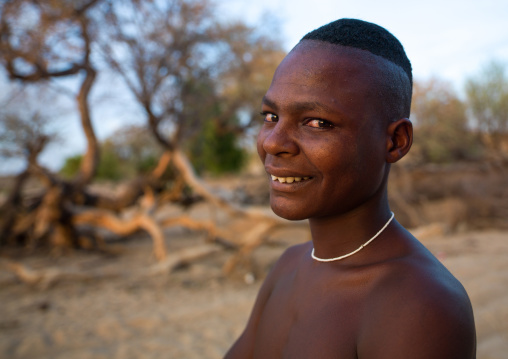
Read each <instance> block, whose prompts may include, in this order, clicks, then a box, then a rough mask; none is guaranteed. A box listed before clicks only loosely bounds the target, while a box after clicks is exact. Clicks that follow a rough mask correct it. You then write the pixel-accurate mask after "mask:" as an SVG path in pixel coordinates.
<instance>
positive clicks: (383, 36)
mask: <svg viewBox="0 0 508 359" xmlns="http://www.w3.org/2000/svg"><path fill="white" fill-rule="evenodd" d="M303 40H317V41H324V42H328V43H331V44H335V45H342V46H348V47H353V48H357V49H361V50H366V51H369V52H370V53H372V54H374V55H377V56H381V57H383V58H384V59H386V60H388V61H390V62H391V63H393V64H395V65H397V66H398V67H400V69H401V70H403V71H404V73H405V74H406V75H407V78H408V80H409V84H407V85H406V86H404V84H402V83H401V81H398V80H396V79H392V80H391V82H392V87H393V85H396V87H398V90H397V92H399V95H400V96H397V97H398V101H401V102H405V103H404V104H401V105H402V107H403V108H404V109H403V110H402V112H403V113H404V116H407V117H409V111H410V108H411V95H412V86H413V75H412V68H411V62H410V61H409V59H408V57H407V55H406V52H405V51H404V47H403V46H402V44H401V43H400V41H399V40H397V38H396V37H395V36H393V35H392V34H391V33H390V32H389V31H388V30H386V29H385V28H383V27H381V26H379V25H376V24H373V23H370V22H367V21H363V20H358V19H339V20H336V21H332V22H331V23H329V24H326V25H323V26H321V27H320V28H318V29H316V30H313V31H311V32H309V33H308V34H307V35H305V36H304V37H303V38H302V40H300V41H303ZM395 83H396V84H395ZM397 107H398V106H397Z"/></svg>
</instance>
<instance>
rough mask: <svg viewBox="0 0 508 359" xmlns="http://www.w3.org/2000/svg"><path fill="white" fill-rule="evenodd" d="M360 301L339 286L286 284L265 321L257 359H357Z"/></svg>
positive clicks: (275, 292)
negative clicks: (269, 358) (337, 358)
mask: <svg viewBox="0 0 508 359" xmlns="http://www.w3.org/2000/svg"><path fill="white" fill-rule="evenodd" d="M360 296H361V293H360V292H359V291H355V290H354V288H352V287H351V286H344V285H343V286H341V283H340V281H331V282H327V284H326V285H325V284H323V283H322V282H321V283H313V282H312V281H310V280H309V278H296V277H295V278H289V279H288V280H285V281H281V282H280V283H278V285H277V286H276V287H275V288H274V289H273V291H272V293H271V296H270V298H269V299H268V301H267V303H266V305H265V307H264V310H263V313H262V315H261V317H260V321H259V324H258V330H257V333H256V345H255V348H256V352H255V357H259V358H267V357H273V358H336V357H337V356H338V354H339V353H340V357H341V358H355V357H356V343H357V340H356V339H357V335H358V326H359V322H360V316H361V303H362V300H361V298H360Z"/></svg>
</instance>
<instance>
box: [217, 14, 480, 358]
mask: <svg viewBox="0 0 508 359" xmlns="http://www.w3.org/2000/svg"><path fill="white" fill-rule="evenodd" d="M411 88H412V75H411V65H410V62H409V60H408V59H407V57H406V54H405V52H404V49H403V47H402V45H401V44H400V43H399V41H398V40H397V39H396V38H395V37H394V36H393V35H391V34H390V33H389V32H388V31H386V30H385V29H384V28H381V27H379V26H377V25H374V24H371V23H367V22H364V21H360V20H353V19H341V20H338V21H335V22H332V23H330V24H328V25H325V26H323V27H321V28H319V29H317V30H315V31H313V32H311V33H309V34H307V35H306V36H305V37H304V38H303V39H302V40H301V41H300V43H299V44H298V45H297V46H296V47H295V48H294V49H293V50H292V51H291V52H290V53H289V54H288V55H287V57H286V58H285V59H284V60H283V61H282V63H281V64H280V66H279V67H278V69H277V71H276V72H275V75H274V78H273V81H272V84H271V85H270V88H269V89H268V92H267V93H266V95H265V97H264V98H263V104H262V111H263V112H262V114H263V117H264V121H265V123H264V125H263V128H262V129H261V131H260V133H259V137H258V145H257V146H258V152H259V155H260V157H261V160H262V161H263V163H264V165H265V169H266V172H267V173H268V175H269V176H270V188H271V189H270V204H271V206H272V209H273V211H274V212H275V213H276V214H277V215H279V216H281V217H284V218H287V219H290V220H301V219H305V218H308V219H309V224H310V229H311V233H312V241H311V242H308V243H304V244H301V245H297V246H294V247H291V248H289V249H288V250H287V251H286V252H285V253H284V254H283V255H282V256H281V258H280V259H279V261H278V262H277V263H276V264H275V266H274V268H273V269H272V271H271V273H270V274H269V275H268V277H267V278H266V280H265V282H264V284H263V286H262V287H261V289H260V292H259V295H258V298H257V300H256V303H255V305H254V308H253V311H252V314H251V317H250V319H249V321H248V324H247V327H246V328H245V331H244V332H243V333H242V335H241V336H240V338H239V339H238V340H237V342H236V343H235V344H234V345H233V347H232V348H231V349H230V350H229V352H228V353H227V354H226V358H263V359H268V358H319V359H324V358H341V359H346V358H360V359H364V358H373V359H385V358H386V359H397V358H400V359H413V358H414V359H416V358H422V359H423V358H425V359H441V358H442V359H452V358H457V359H459V358H460V359H466V358H468V359H469V358H475V352H476V348H475V347H476V345H475V342H476V339H475V328H474V320H473V314H472V309H471V304H470V301H469V299H468V296H467V294H466V292H465V290H464V288H463V287H462V285H461V284H460V283H459V282H458V281H457V280H456V279H455V278H454V277H453V275H452V274H451V273H450V272H448V270H447V269H446V268H445V267H444V266H443V265H442V264H441V263H440V262H439V261H438V260H437V259H436V258H435V257H434V256H433V255H432V254H431V253H430V252H429V251H428V250H427V249H426V248H425V247H424V246H423V245H422V244H421V243H420V242H418V240H416V239H415V238H414V237H413V236H412V235H411V234H410V233H409V232H407V231H406V230H405V229H404V228H403V227H402V226H401V225H400V224H398V223H397V220H396V219H394V218H393V214H392V213H391V211H390V208H389V205H388V200H387V188H386V187H387V179H388V173H389V170H390V165H391V164H392V163H394V162H397V161H398V160H400V159H401V158H402V157H403V156H404V155H406V153H407V152H408V151H409V149H410V147H411V143H412V137H413V134H412V125H411V122H410V121H409V120H408V117H409V110H410V105H411Z"/></svg>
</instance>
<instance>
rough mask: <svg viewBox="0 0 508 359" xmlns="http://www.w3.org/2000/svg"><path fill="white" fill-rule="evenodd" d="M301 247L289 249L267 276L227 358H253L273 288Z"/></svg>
mask: <svg viewBox="0 0 508 359" xmlns="http://www.w3.org/2000/svg"><path fill="white" fill-rule="evenodd" d="M299 247H300V246H294V247H291V248H289V249H287V250H286V251H285V252H284V253H283V254H282V256H281V257H280V258H279V260H278V261H277V263H276V264H275V265H274V267H273V269H272V271H271V272H270V273H269V274H268V276H267V277H266V279H265V281H264V283H263V285H262V286H261V288H260V290H259V293H258V296H257V298H256V302H255V303H254V307H253V309H252V312H251V314H250V317H249V320H248V322H247V326H246V327H245V330H244V331H243V333H242V335H240V337H239V338H238V340H237V341H236V342H235V343H234V344H233V346H232V347H231V349H229V351H228V352H227V354H226V356H225V359H235V358H241V359H244V358H251V357H252V356H253V353H254V343H255V339H256V331H257V327H258V323H259V320H260V318H261V315H262V314H263V310H264V308H265V305H266V302H267V301H268V299H269V298H270V295H271V294H272V290H273V288H274V286H275V284H276V283H277V281H278V279H279V278H280V277H281V275H283V274H282V273H284V271H285V270H287V268H289V267H291V265H292V263H293V261H294V260H295V255H296V254H297V253H298V252H299V251H300V250H299V249H298V248H299Z"/></svg>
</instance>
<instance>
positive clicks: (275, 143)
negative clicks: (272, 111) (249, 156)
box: [263, 120, 299, 156]
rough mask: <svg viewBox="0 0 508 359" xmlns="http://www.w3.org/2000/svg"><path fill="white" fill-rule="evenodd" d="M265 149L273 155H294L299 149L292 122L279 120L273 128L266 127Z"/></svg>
mask: <svg viewBox="0 0 508 359" xmlns="http://www.w3.org/2000/svg"><path fill="white" fill-rule="evenodd" d="M264 131H266V135H265V138H264V140H263V149H264V150H265V152H266V153H267V154H270V155H272V156H293V155H296V154H297V153H298V151H299V147H298V144H297V141H296V136H295V130H294V129H293V128H292V127H291V125H290V124H287V123H285V122H283V121H282V120H279V122H277V123H276V124H275V126H273V127H272V128H271V129H265V130H264Z"/></svg>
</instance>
